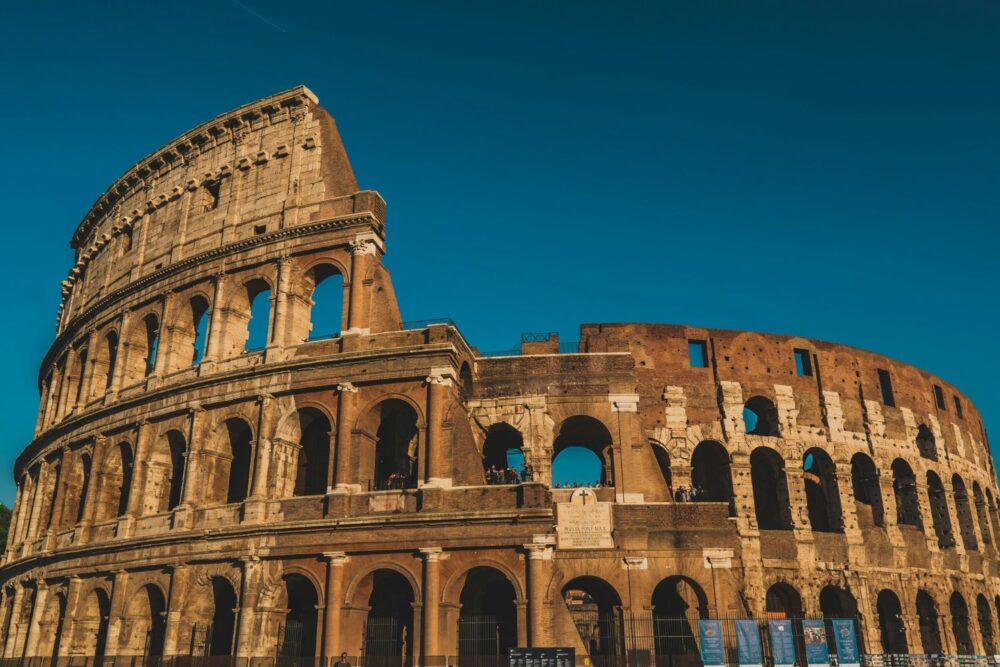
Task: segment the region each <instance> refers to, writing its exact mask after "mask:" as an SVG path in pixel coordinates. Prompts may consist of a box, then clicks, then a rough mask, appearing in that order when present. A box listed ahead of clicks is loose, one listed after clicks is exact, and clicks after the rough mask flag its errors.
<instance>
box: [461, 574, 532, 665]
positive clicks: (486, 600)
mask: <svg viewBox="0 0 1000 667" xmlns="http://www.w3.org/2000/svg"><path fill="white" fill-rule="evenodd" d="M516 600H517V595H516V593H515V592H514V587H513V586H512V585H511V583H510V581H508V580H507V577H505V576H504V575H503V574H501V573H500V572H499V571H497V570H495V569H493V568H490V567H477V568H474V569H472V570H471V571H470V572H469V574H468V576H467V577H466V579H465V585H464V586H463V587H462V593H461V596H460V598H459V602H460V604H461V609H460V611H459V619H458V655H459V657H464V656H494V657H500V656H506V655H507V649H508V648H511V647H515V646H517V645H518V644H517V606H516V604H517V603H516Z"/></svg>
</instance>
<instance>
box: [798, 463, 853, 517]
mask: <svg viewBox="0 0 1000 667" xmlns="http://www.w3.org/2000/svg"><path fill="white" fill-rule="evenodd" d="M802 470H803V472H802V479H803V481H804V482H805V487H806V488H805V491H806V504H807V507H808V510H809V525H810V526H811V527H812V529H813V530H814V531H816V532H820V533H840V532H843V530H844V522H843V517H842V514H841V511H840V510H841V508H840V491H839V488H838V486H837V469H836V468H835V467H834V465H833V461H832V460H830V455H829V454H827V453H826V452H825V451H823V450H822V449H820V448H818V447H813V448H812V449H810V450H808V451H807V452H806V453H805V456H803V458H802Z"/></svg>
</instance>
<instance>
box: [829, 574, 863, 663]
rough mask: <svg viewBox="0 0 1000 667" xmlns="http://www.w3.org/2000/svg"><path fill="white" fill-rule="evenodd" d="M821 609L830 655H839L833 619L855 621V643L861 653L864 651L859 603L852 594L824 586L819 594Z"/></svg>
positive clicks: (834, 587) (841, 589)
mask: <svg viewBox="0 0 1000 667" xmlns="http://www.w3.org/2000/svg"><path fill="white" fill-rule="evenodd" d="M819 608H820V611H821V612H822V613H823V620H824V626H825V627H826V643H827V649H828V650H829V651H830V655H836V654H837V642H836V635H835V634H834V629H833V619H835V618H849V619H851V620H853V621H854V641H855V643H856V644H857V646H858V650H859V651H863V650H864V648H863V647H864V642H863V641H862V636H861V631H860V630H861V624H860V623H859V618H858V601H857V600H856V599H855V598H854V596H853V595H851V594H850V592H848V591H845V590H844V589H843V588H840V587H838V586H832V585H831V586H824V587H823V590H821V591H820V592H819Z"/></svg>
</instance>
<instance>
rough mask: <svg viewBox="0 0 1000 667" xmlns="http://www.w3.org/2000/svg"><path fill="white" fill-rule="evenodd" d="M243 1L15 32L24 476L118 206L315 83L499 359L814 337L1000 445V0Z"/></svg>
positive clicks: (8, 429)
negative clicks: (168, 161) (39, 410)
mask: <svg viewBox="0 0 1000 667" xmlns="http://www.w3.org/2000/svg"><path fill="white" fill-rule="evenodd" d="M241 2H242V3H243V4H244V5H245V6H246V7H249V8H251V9H252V10H253V12H256V13H257V14H259V16H261V17H264V18H263V19H262V18H259V17H258V16H255V15H254V14H253V13H251V12H250V11H247V10H245V9H244V8H242V7H240V5H239V4H237V3H236V2H234V1H233V0H211V1H202V2H168V3H132V2H87V3H75V2H74V3H69V2H66V3H59V2H20V3H8V4H7V6H5V8H4V11H3V17H2V21H0V68H2V69H0V73H2V75H3V79H2V80H3V91H4V99H3V102H4V103H3V104H0V121H2V122H0V128H2V129H0V132H2V135H0V140H2V143H0V145H2V147H3V150H4V158H3V160H2V162H0V188H2V190H0V193H2V195H3V201H4V214H5V216H6V220H5V224H4V241H5V243H4V248H3V257H4V260H5V262H6V268H7V275H8V276H9V277H10V279H11V282H10V286H11V287H10V289H8V290H6V291H5V298H6V310H5V312H6V314H5V316H4V318H3V321H4V323H5V326H3V327H0V336H2V340H0V344H2V348H0V349H3V350H4V351H5V352H6V354H5V357H4V360H5V367H4V375H5V380H6V381H5V382H4V383H3V386H2V388H0V398H2V399H3V403H4V406H5V410H4V413H3V414H4V416H3V420H2V424H0V439H2V440H0V443H2V445H0V468H2V469H3V470H10V466H11V465H12V462H13V460H14V457H15V456H16V454H17V453H18V452H19V451H20V450H21V448H22V447H23V446H24V445H25V444H26V443H27V442H28V440H29V438H30V437H31V431H32V427H33V424H34V421H35V415H36V407H37V401H38V395H37V386H36V379H37V371H38V369H37V364H38V362H39V360H40V359H41V357H42V355H43V353H44V351H45V349H46V347H47V346H48V344H49V343H50V342H51V340H52V337H53V326H54V317H55V313H56V309H57V306H58V298H59V282H60V280H62V279H63V278H64V277H65V275H66V272H67V270H68V269H69V267H70V265H71V261H72V257H71V253H70V250H69V248H68V245H67V242H68V240H69V238H70V235H71V233H72V231H73V229H74V228H75V226H76V225H77V224H78V223H79V221H80V219H81V217H82V216H83V215H84V213H86V211H87V209H88V208H89V207H90V205H91V204H92V203H93V201H94V200H95V199H96V197H97V196H98V195H99V194H100V193H101V192H102V191H103V190H104V189H105V188H106V187H107V186H108V185H109V184H110V183H111V182H112V181H113V180H114V179H115V178H116V177H118V176H119V175H120V174H121V173H122V172H123V171H124V170H125V169H126V168H128V166H129V165H131V164H132V163H134V162H135V161H137V160H138V159H140V158H141V157H143V156H144V155H146V154H148V153H150V152H151V151H153V150H155V149H156V148H157V147H159V146H161V145H162V144H164V143H165V142H167V141H168V140H170V139H171V138H172V137H174V136H177V135H179V134H181V133H182V132H184V131H185V130H187V129H189V128H191V127H192V126H194V125H197V124H198V123H201V122H203V121H205V120H207V119H209V118H211V117H213V116H215V115H217V114H219V113H222V112H224V111H227V110H229V109H231V108H233V107H236V106H238V105H240V104H243V103H245V102H248V101H250V100H253V99H255V98H258V97H262V96H265V95H268V94H270V93H273V92H276V91H279V90H283V89H286V88H290V87H292V86H294V85H296V84H300V83H304V84H306V85H308V86H310V87H311V88H312V90H313V91H314V92H315V93H316V94H317V95H318V96H319V98H320V100H321V102H322V103H323V104H324V106H326V108H327V109H329V110H330V112H331V113H332V114H333V115H334V116H335V117H336V118H337V121H338V124H339V127H340V130H341V133H342V135H343V138H344V141H345V143H346V145H347V149H348V151H349V153H350V155H351V158H352V162H353V165H354V169H355V172H356V174H357V176H358V180H359V182H360V183H361V185H362V187H365V188H373V189H377V190H379V191H380V192H381V193H382V195H383V196H384V197H385V199H386V200H387V202H388V203H389V214H388V215H389V218H388V233H389V243H388V248H389V254H388V256H387V258H386V263H387V264H388V266H389V268H390V269H391V270H392V271H393V277H394V280H395V286H396V293H397V296H398V298H399V302H400V305H401V307H402V311H403V315H404V318H406V319H420V318H426V317H438V316H450V317H452V318H454V319H455V320H456V321H457V323H458V324H459V326H460V327H461V329H462V331H463V333H465V335H466V336H467V337H468V338H469V339H470V341H471V342H473V343H474V344H476V345H478V346H479V347H480V349H483V350H493V349H504V348H509V347H511V346H513V345H514V344H516V342H517V340H518V336H519V334H520V333H521V332H522V331H547V330H553V331H556V330H558V331H559V332H561V334H562V335H563V339H564V340H575V339H576V338H577V337H578V334H577V325H578V324H579V323H580V322H585V321H628V320H639V321H656V322H682V323H691V324H697V325H705V326H715V327H730V328H746V329H757V330H764V331H773V332H780V333H796V334H801V335H804V336H811V337H817V338H823V339H829V340H834V341H838V342H842V343H847V344H853V345H857V346H861V347H864V348H870V349H874V350H877V351H880V352H884V353H887V354H890V355H891V356H894V357H896V358H898V359H901V360H904V361H907V362H911V363H914V364H916V365H918V366H921V367H923V368H926V369H928V370H930V371H933V372H935V373H938V374H940V375H941V376H943V377H944V378H947V379H948V380H950V381H952V382H954V383H956V384H957V385H958V386H959V387H961V388H963V389H964V390H965V391H966V392H967V393H968V394H969V396H970V397H971V398H972V399H973V400H974V401H975V402H976V403H977V404H978V406H979V407H980V409H981V410H982V411H983V413H984V415H985V418H986V424H987V428H990V427H991V426H993V427H996V425H997V424H998V422H1000V396H998V394H997V391H996V389H995V384H994V383H995V381H996V378H997V377H998V375H1000V364H998V362H997V360H996V357H995V353H994V349H993V347H994V346H993V343H994V341H995V340H996V332H997V331H998V330H1000V314H998V309H997V296H996V294H997V288H998V285H1000V280H998V278H997V273H996V271H997V264H998V263H997V261H996V255H997V246H998V232H997V219H998V217H1000V216H998V214H1000V197H998V188H997V185H998V177H1000V130H998V127H1000V124H998V122H997V119H998V118H1000V40H998V39H997V26H998V25H1000V3H996V2H981V3H972V2H947V3H945V2H920V1H919V0H910V1H909V2H905V3H900V2H879V1H875V0H866V1H864V2H798V1H796V2H714V1H712V0H701V1H698V2H694V1H691V2H665V1H664V2H636V3H627V2H614V3H612V2H604V3H586V2H554V1H550V2H538V1H537V0H535V1H533V2H517V1H512V0H507V1H505V2H502V3H487V2H475V3H469V2H451V3H442V2H412V3H391V2H382V1H377V0H376V1H369V2H351V3H348V2H330V1H325V2H296V3H264V2H261V0H241ZM272 24H273V25H272ZM274 26H278V27H274ZM998 438H1000V436H997V437H995V438H994V439H995V440H997V442H998V443H1000V439H998ZM12 488H13V486H12V482H11V478H10V475H9V474H6V473H4V474H2V475H0V500H3V501H6V502H8V503H9V502H11V500H12V498H13V493H12Z"/></svg>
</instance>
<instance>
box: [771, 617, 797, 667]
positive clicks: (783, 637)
mask: <svg viewBox="0 0 1000 667" xmlns="http://www.w3.org/2000/svg"><path fill="white" fill-rule="evenodd" d="M767 628H768V630H769V631H770V634H771V655H772V657H773V658H774V667H794V665H795V637H794V636H793V634H792V621H791V620H790V619H782V620H776V621H768V622H767Z"/></svg>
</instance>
